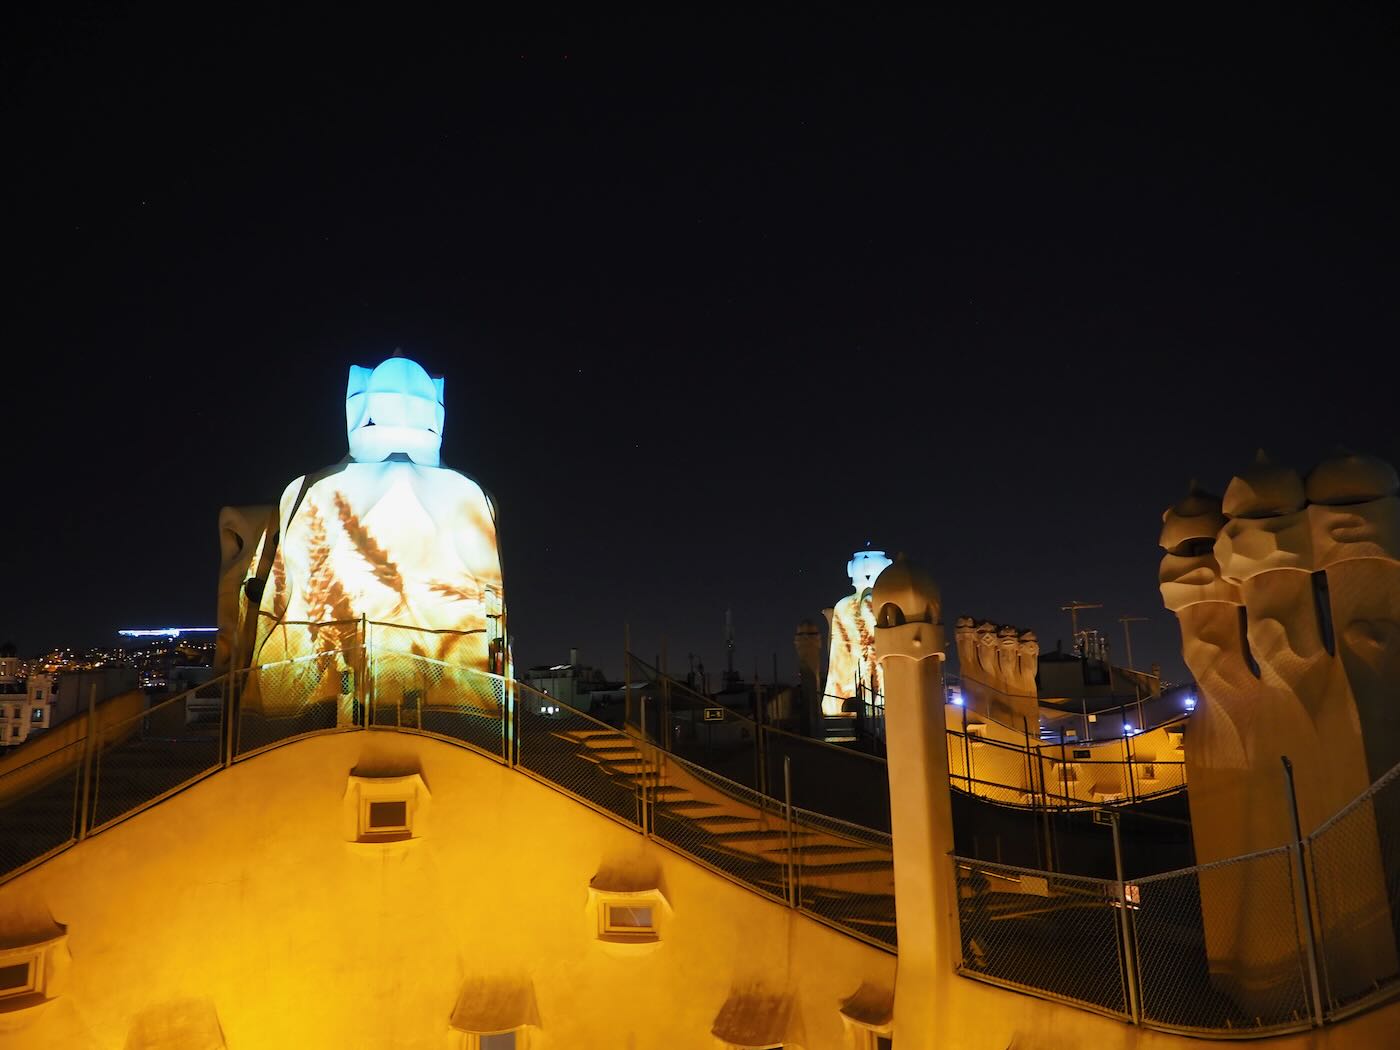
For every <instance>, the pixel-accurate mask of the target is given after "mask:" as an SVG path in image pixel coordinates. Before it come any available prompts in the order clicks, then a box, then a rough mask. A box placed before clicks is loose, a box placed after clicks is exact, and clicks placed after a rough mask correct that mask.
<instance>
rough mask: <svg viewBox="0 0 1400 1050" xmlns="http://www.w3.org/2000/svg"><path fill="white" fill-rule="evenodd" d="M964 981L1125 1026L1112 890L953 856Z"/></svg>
mask: <svg viewBox="0 0 1400 1050" xmlns="http://www.w3.org/2000/svg"><path fill="white" fill-rule="evenodd" d="M952 864H953V877H954V879H955V880H956V882H955V885H956V889H957V902H958V932H959V945H960V951H959V954H960V958H959V959H958V960H957V963H956V969H957V971H958V972H959V973H961V974H963V975H964V976H967V977H974V978H977V979H978V980H983V981H988V982H990V983H993V984H1001V985H1006V986H1008V987H1011V988H1016V989H1018V990H1024V991H1033V992H1037V993H1039V994H1041V995H1047V996H1051V997H1054V998H1056V999H1063V1000H1066V1001H1068V1002H1072V1003H1075V1004H1077V1005H1080V1006H1086V1007H1089V1008H1091V1009H1094V1010H1098V1011H1101V1012H1103V1013H1108V1014H1111V1015H1113V1016H1115V1017H1120V1018H1123V1019H1128V1017H1129V1011H1128V991H1127V981H1126V977H1127V970H1126V968H1125V959H1124V953H1123V950H1122V936H1121V920H1120V919H1119V914H1118V913H1119V909H1118V908H1117V907H1115V899H1116V896H1117V892H1116V891H1117V884H1116V883H1114V882H1110V881H1108V880H1105V879H1088V878H1082V877H1078V876H1071V875H1060V874H1056V873H1054V872H1047V871H1032V870H1029V869H1026V868H1015V867H1011V866H1009V865H1000V864H988V863H985V862H983V861H978V860H972V859H969V858H966V857H953V858H952Z"/></svg>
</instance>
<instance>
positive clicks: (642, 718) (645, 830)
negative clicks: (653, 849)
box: [637, 693, 660, 837]
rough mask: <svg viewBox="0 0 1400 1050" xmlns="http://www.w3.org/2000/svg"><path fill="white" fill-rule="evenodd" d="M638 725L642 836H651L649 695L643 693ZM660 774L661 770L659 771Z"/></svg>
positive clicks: (638, 708)
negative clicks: (648, 793) (648, 734)
mask: <svg viewBox="0 0 1400 1050" xmlns="http://www.w3.org/2000/svg"><path fill="white" fill-rule="evenodd" d="M637 725H638V727H639V728H640V729H641V731H642V739H641V741H640V742H639V743H638V744H637V750H638V751H640V752H641V757H642V769H641V776H639V777H638V778H637V789H638V790H639V791H640V792H641V795H642V834H644V835H646V836H647V837H650V836H651V814H650V813H648V812H647V774H648V769H647V695H646V693H642V694H641V695H640V696H639V697H638V698H637ZM657 772H658V774H659V773H660V770H659V769H658V770H657Z"/></svg>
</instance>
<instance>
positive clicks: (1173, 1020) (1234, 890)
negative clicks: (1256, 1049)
mask: <svg viewBox="0 0 1400 1050" xmlns="http://www.w3.org/2000/svg"><path fill="white" fill-rule="evenodd" d="M1296 871H1297V859H1296V852H1295V848H1294V847H1282V848H1279V849H1273V850H1267V851H1265V852H1262V853H1256V854H1253V855H1251V856H1247V857H1238V858H1235V859H1233V860H1227V861H1220V862H1217V863H1214V864H1206V865H1201V866H1199V867H1195V868H1189V869H1186V870H1183V871H1176V872H1168V873H1166V874H1163V875H1152V876H1148V877H1146V878H1142V879H1139V880H1137V881H1136V882H1132V883H1129V884H1128V887H1127V897H1128V903H1129V907H1130V912H1129V918H1130V920H1131V923H1132V928H1133V931H1134V934H1135V942H1134V950H1135V955H1136V961H1137V966H1138V973H1139V980H1138V986H1139V988H1140V994H1141V1001H1142V1018H1143V1023H1144V1024H1148V1025H1151V1026H1152V1027H1155V1028H1165V1029H1171V1030H1175V1031H1185V1032H1197V1033H1201V1032H1237V1033H1241V1034H1254V1035H1262V1034H1265V1033H1269V1032H1279V1031H1287V1030H1292V1029H1298V1028H1304V1027H1307V1026H1308V1025H1309V1024H1310V1023H1311V1021H1312V1015H1311V1011H1310V1008H1309V999H1308V971H1307V957H1306V941H1305V935H1304V932H1303V931H1302V929H1301V928H1300V926H1299V920H1300V917H1301V915H1302V910H1301V899H1300V896H1299V893H1298V885H1297V879H1296Z"/></svg>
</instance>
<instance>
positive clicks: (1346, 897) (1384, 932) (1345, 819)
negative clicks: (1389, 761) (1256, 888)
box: [1308, 766, 1400, 1015]
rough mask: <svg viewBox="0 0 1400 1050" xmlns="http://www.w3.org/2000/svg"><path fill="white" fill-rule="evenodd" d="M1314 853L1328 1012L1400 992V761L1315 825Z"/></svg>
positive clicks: (1320, 962) (1320, 952) (1344, 1011)
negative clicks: (1352, 800) (1333, 813)
mask: <svg viewBox="0 0 1400 1050" xmlns="http://www.w3.org/2000/svg"><path fill="white" fill-rule="evenodd" d="M1308 854H1309V860H1310V862H1311V865H1310V867H1311V874H1312V885H1313V888H1314V900H1315V904H1316V910H1317V930H1318V957H1319V958H1318V965H1319V969H1320V971H1321V977H1322V985H1323V998H1324V1002H1325V1004H1326V1008H1327V1010H1328V1012H1329V1013H1330V1014H1332V1015H1345V1014H1347V1013H1351V1012H1353V1011H1354V1010H1356V1009H1359V1008H1362V1007H1364V1006H1365V1005H1366V1004H1367V1003H1369V1002H1370V1001H1373V1000H1375V999H1377V998H1378V997H1382V996H1389V995H1392V994H1396V993H1397V992H1400V766H1396V767H1395V768H1394V769H1392V770H1390V772H1388V773H1386V774H1385V775H1384V776H1383V777H1381V779H1380V780H1378V781H1376V783H1375V784H1374V785H1372V786H1371V788H1370V789H1369V790H1367V791H1366V792H1365V793H1364V794H1363V795H1362V796H1361V797H1360V798H1358V799H1357V800H1356V801H1354V802H1352V803H1351V804H1350V805H1349V806H1347V807H1346V808H1345V809H1343V810H1342V811H1341V812H1340V813H1338V814H1337V815H1336V816H1334V817H1333V818H1332V819H1331V820H1328V821H1327V822H1326V823H1324V824H1322V825H1321V826H1320V827H1319V828H1318V829H1317V830H1316V831H1314V832H1313V833H1312V835H1311V836H1310V839H1309V848H1308Z"/></svg>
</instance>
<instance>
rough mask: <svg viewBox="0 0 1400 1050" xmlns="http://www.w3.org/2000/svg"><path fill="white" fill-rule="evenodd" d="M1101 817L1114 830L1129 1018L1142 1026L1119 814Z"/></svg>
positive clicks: (1122, 955) (1119, 918)
mask: <svg viewBox="0 0 1400 1050" xmlns="http://www.w3.org/2000/svg"><path fill="white" fill-rule="evenodd" d="M1099 815H1104V816H1107V817H1108V824H1109V827H1111V828H1112V829H1113V872H1114V876H1115V877H1116V879H1117V881H1118V920H1119V925H1120V927H1121V933H1120V941H1121V944H1122V947H1121V948H1120V949H1119V951H1120V953H1121V958H1122V960H1123V978H1124V980H1125V981H1126V983H1127V991H1128V1016H1129V1017H1130V1018H1132V1022H1133V1024H1141V1023H1142V1004H1141V1002H1140V1000H1139V997H1138V983H1137V976H1138V975H1137V958H1136V956H1135V954H1134V952H1133V945H1134V943H1135V940H1134V937H1133V927H1132V920H1131V919H1130V918H1129V916H1128V889H1127V885H1126V883H1125V882H1124V881H1123V843H1122V840H1121V839H1120V838H1119V836H1118V816H1119V814H1118V813H1117V812H1116V811H1115V810H1105V809H1101V810H1098V811H1097V813H1096V814H1095V817H1096V819H1097V817H1098V816H1099Z"/></svg>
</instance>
